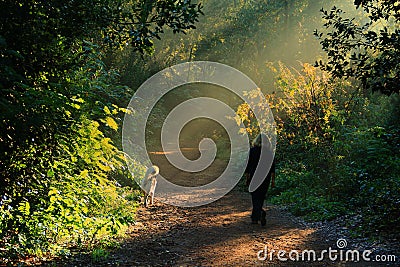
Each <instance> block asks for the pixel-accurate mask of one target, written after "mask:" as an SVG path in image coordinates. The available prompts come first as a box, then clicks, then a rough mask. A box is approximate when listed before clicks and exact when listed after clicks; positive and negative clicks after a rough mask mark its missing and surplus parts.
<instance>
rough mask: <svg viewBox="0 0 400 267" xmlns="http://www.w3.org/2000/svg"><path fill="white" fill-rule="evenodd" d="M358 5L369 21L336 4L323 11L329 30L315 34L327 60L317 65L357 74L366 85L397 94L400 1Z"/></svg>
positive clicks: (377, 0)
mask: <svg viewBox="0 0 400 267" xmlns="http://www.w3.org/2000/svg"><path fill="white" fill-rule="evenodd" d="M355 5H357V7H359V6H362V9H363V11H364V14H365V15H366V17H367V18H368V22H366V23H361V25H360V23H359V22H357V21H356V19H355V18H352V19H349V18H346V17H344V12H343V11H342V10H341V9H339V8H337V7H333V8H332V9H331V10H330V11H329V12H328V11H326V10H323V9H322V10H321V11H322V12H323V18H324V20H325V24H324V27H325V28H326V30H327V32H326V33H321V32H318V31H315V35H316V36H317V37H318V38H319V39H320V42H321V45H322V48H323V50H324V51H325V52H326V53H327V55H328V61H327V62H326V63H322V61H321V62H319V63H317V65H320V66H321V67H322V68H323V69H324V70H327V71H329V72H330V73H332V75H333V76H334V77H339V78H342V77H345V78H349V77H354V78H356V79H357V80H359V81H360V82H361V83H362V85H363V86H364V88H369V89H372V90H373V91H381V92H383V93H385V94H391V93H393V92H397V93H398V92H399V87H398V84H399V69H400V66H399V62H400V58H399V55H400V53H399V46H398V44H399V42H400V40H399V36H400V30H399V23H400V21H399V18H400V17H399V15H398V14H399V10H400V8H399V6H400V1H398V0H397V1H396V0H390V1H381V0H370V1H362V0H357V1H355Z"/></svg>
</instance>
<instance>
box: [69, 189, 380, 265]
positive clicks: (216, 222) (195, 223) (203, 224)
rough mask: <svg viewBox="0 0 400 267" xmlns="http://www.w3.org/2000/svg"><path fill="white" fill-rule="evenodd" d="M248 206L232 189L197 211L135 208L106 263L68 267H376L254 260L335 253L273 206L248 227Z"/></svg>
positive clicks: (317, 233)
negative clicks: (264, 254)
mask: <svg viewBox="0 0 400 267" xmlns="http://www.w3.org/2000/svg"><path fill="white" fill-rule="evenodd" d="M250 203H251V202H250V196H249V194H248V193H246V192H242V191H240V190H239V189H234V190H232V191H231V192H230V193H229V194H227V195H226V196H224V197H223V198H221V199H220V200H218V201H216V202H213V203H211V204H209V205H207V206H202V207H196V208H180V207H175V206H170V205H166V204H163V203H160V202H156V203H155V204H154V205H153V206H151V207H149V208H147V209H146V208H144V207H141V208H139V210H138V213H137V222H136V224H135V225H134V226H132V227H131V229H130V232H129V234H128V238H127V239H126V241H125V242H124V243H123V244H122V245H121V247H120V248H118V249H116V250H114V251H112V252H111V253H110V255H109V257H108V258H107V259H106V260H104V261H100V262H92V260H91V258H90V257H86V258H80V259H76V262H69V264H68V266H73V265H75V266H379V265H371V264H367V265H365V262H364V263H363V262H361V263H358V264H357V263H354V262H348V263H345V262H339V261H336V262H331V261H329V259H326V260H324V261H317V262H310V261H305V262H294V261H291V260H288V261H286V262H282V261H279V260H278V258H277V255H276V253H275V254H274V256H273V259H272V261H270V260H269V258H267V259H266V260H265V261H262V260H259V259H258V258H257V253H258V252H259V251H260V250H263V249H264V248H265V245H267V247H268V251H271V249H275V250H276V251H278V250H284V251H287V252H290V251H291V250H297V251H300V252H301V251H302V250H305V249H308V250H311V249H312V250H315V251H316V252H317V255H319V254H318V253H320V252H321V251H322V250H324V249H328V248H329V247H332V249H337V248H336V240H333V239H332V240H329V238H328V237H327V235H326V233H324V231H323V230H319V229H316V228H310V227H307V226H306V224H303V223H302V222H301V220H299V219H298V218H296V217H294V216H292V215H290V214H289V213H288V212H286V211H284V210H282V209H280V208H279V207H276V206H267V225H266V226H265V227H262V226H261V225H252V224H250V210H251V205H250ZM327 238H328V239H327ZM353 249H354V248H353ZM285 257H288V255H287V254H286V256H285ZM381 266H387V265H381Z"/></svg>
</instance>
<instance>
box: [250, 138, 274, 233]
mask: <svg viewBox="0 0 400 267" xmlns="http://www.w3.org/2000/svg"><path fill="white" fill-rule="evenodd" d="M262 137H263V138H262ZM262 139H264V141H265V142H263V144H262V141H261V140H262ZM265 143H266V144H265ZM261 151H265V152H266V153H270V154H271V153H272V147H271V143H270V142H269V140H268V138H267V137H266V136H265V135H263V136H262V135H261V134H258V135H257V137H256V138H255V139H254V141H253V143H252V147H251V148H250V154H249V160H248V163H247V167H246V170H245V176H246V185H247V186H249V185H250V183H251V181H252V179H253V176H254V173H255V171H256V169H257V165H258V164H259V163H260V164H265V162H259V161H260V156H261ZM269 158H271V157H269ZM270 183H271V187H274V186H275V160H273V162H272V165H271V168H270V170H269V172H268V173H266V174H265V177H264V179H263V182H262V183H261V184H260V186H259V187H258V188H257V189H256V190H254V191H253V192H251V201H252V204H253V210H252V213H251V222H252V224H258V221H260V223H261V225H262V226H265V225H266V215H267V214H266V212H265V210H264V209H263V205H264V201H265V197H266V195H267V191H268V188H269V184H270Z"/></svg>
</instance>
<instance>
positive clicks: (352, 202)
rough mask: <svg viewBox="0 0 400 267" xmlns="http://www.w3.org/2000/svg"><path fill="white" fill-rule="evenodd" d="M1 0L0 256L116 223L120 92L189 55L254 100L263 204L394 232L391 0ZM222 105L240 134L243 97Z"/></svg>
mask: <svg viewBox="0 0 400 267" xmlns="http://www.w3.org/2000/svg"><path fill="white" fill-rule="evenodd" d="M200 2H201V3H200ZM0 13H1V15H0V18H1V23H0V53H1V56H0V92H1V94H0V114H1V119H0V151H1V153H0V177H1V180H0V181H1V183H0V184H1V187H0V197H1V199H0V260H1V261H3V262H4V263H13V262H14V263H15V262H17V261H19V260H21V259H24V258H26V257H31V256H35V257H39V258H40V257H45V256H46V257H48V256H49V255H51V256H65V255H68V254H69V251H70V249H71V248H76V247H79V248H83V249H87V250H91V249H94V248H97V247H107V246H113V245H114V244H115V243H116V242H117V241H116V240H118V238H121V237H123V236H124V232H125V231H126V229H127V227H128V226H129V225H130V224H131V223H133V222H134V220H135V209H136V208H137V206H138V205H139V200H140V194H141V193H140V191H139V190H138V187H137V185H136V184H135V183H134V181H133V179H132V177H131V174H130V173H129V172H128V171H127V168H126V163H125V158H124V154H123V152H122V151H121V150H122V147H121V127H122V121H123V116H124V114H125V113H126V112H129V110H126V107H127V104H128V102H129V100H130V98H131V96H132V95H133V93H134V92H135V90H136V89H137V88H138V87H139V86H140V85H141V84H142V83H143V82H144V81H145V80H146V79H148V78H149V77H150V76H151V75H153V74H155V73H156V72H158V71H159V70H162V69H164V68H165V67H169V66H172V65H174V64H177V63H181V62H187V61H194V60H209V61H216V62H221V63H224V64H227V65H230V66H232V67H235V68H237V69H239V70H240V71H242V72H243V73H245V74H246V75H248V76H249V77H250V78H251V79H253V80H254V81H255V82H256V83H257V85H258V86H259V87H260V88H261V90H262V92H263V93H264V94H265V95H266V97H267V98H268V100H269V102H270V107H271V109H272V110H273V112H274V116H275V120H276V123H277V130H278V144H277V150H276V158H277V171H278V173H277V181H276V187H275V188H274V189H273V190H271V191H270V193H269V197H270V199H269V201H270V202H272V203H274V204H282V205H285V206H287V207H288V208H289V210H290V211H291V212H292V213H293V214H295V215H298V216H303V217H305V218H306V219H308V220H315V221H323V220H331V219H334V218H337V217H339V216H344V215H348V216H347V217H346V218H348V225H349V227H350V228H351V231H353V233H354V234H355V235H364V236H368V237H371V238H381V237H384V236H386V235H391V236H395V238H398V237H399V236H398V234H399V233H400V228H399V227H400V219H399V218H400V217H399V214H400V153H399V152H400V126H399V122H400V116H399V115H400V106H399V104H400V97H399V89H400V86H399V84H400V1H398V0H385V1H381V0H355V1H354V2H352V1H327V0H326V1H325V0H318V1H317V0H301V1H298V0H296V1H294V0H285V1H282V0H235V1H220V0H203V1H199V2H194V1H190V0H178V1H175V0H157V1H155V0H134V1H131V0H118V1H109V0H71V1H58V0H55V1H40V0H39V1H30V0H16V1H9V0H5V1H2V2H1V4H0ZM209 94H211V95H213V94H215V95H218V98H219V99H224V94H223V93H218V92H211V93H209ZM196 95H198V92H192V91H191V88H190V87H188V88H187V89H186V90H184V91H183V92H182V91H179V92H177V93H176V96H177V97H175V99H187V98H188V97H192V96H196ZM215 95H214V96H215ZM226 101H231V102H230V104H231V105H232V103H236V102H235V101H233V100H231V99H230V97H228V96H227V97H226ZM158 109H160V110H158V111H157V110H156V111H155V112H156V114H157V112H162V110H161V109H163V107H162V106H161V107H158ZM236 109H237V115H238V119H240V120H241V121H242V122H244V124H245V125H246V127H247V128H246V130H247V132H248V134H249V136H250V137H254V135H255V134H256V133H257V122H256V121H254V118H253V116H252V113H251V111H250V110H249V108H248V106H247V104H246V103H238V104H237V106H236ZM158 123H159V124H160V125H156V124H157V123H156V122H154V124H153V127H155V128H157V127H158V126H161V124H162V122H158ZM200 135H201V133H200ZM217 136H218V135H217ZM220 139H221V140H215V141H216V142H217V143H218V141H221V142H226V140H224V138H223V137H221V138H220ZM224 147H225V146H219V148H222V149H223V148H224ZM138 168H143V166H138ZM1 261H0V262H1Z"/></svg>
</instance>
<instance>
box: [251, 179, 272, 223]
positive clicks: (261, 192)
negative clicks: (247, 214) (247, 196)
mask: <svg viewBox="0 0 400 267" xmlns="http://www.w3.org/2000/svg"><path fill="white" fill-rule="evenodd" d="M270 182H271V177H270V176H269V175H268V177H267V178H265V180H264V182H263V183H262V184H261V185H260V186H259V187H258V188H257V189H256V190H255V191H253V192H251V202H252V203H253V211H252V213H251V220H252V221H259V220H260V219H261V212H262V211H263V205H264V201H265V197H266V195H267V191H268V187H269V184H270Z"/></svg>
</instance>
